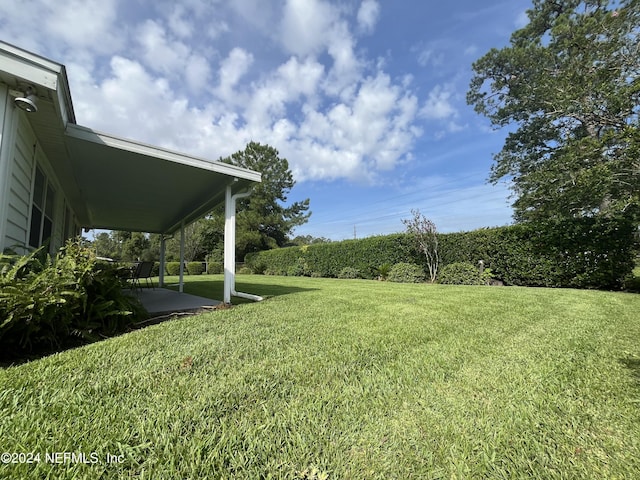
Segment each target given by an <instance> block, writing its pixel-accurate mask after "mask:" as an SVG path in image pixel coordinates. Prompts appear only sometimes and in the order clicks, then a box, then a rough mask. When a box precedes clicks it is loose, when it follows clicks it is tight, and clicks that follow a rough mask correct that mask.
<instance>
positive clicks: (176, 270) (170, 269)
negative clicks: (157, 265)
mask: <svg viewBox="0 0 640 480" xmlns="http://www.w3.org/2000/svg"><path fill="white" fill-rule="evenodd" d="M165 268H166V269H167V275H180V262H167V264H166V266H165Z"/></svg>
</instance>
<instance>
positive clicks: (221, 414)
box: [0, 276, 640, 479]
mask: <svg viewBox="0 0 640 480" xmlns="http://www.w3.org/2000/svg"><path fill="white" fill-rule="evenodd" d="M187 281H188V282H189V283H188V284H187V288H186V290H187V291H191V292H192V293H202V290H199V289H205V291H207V292H211V291H212V289H215V288H220V287H219V284H220V283H221V277H220V276H213V277H207V276H202V277H187ZM238 290H241V291H247V292H249V293H257V294H264V295H269V296H270V297H269V298H268V299H267V300H266V301H264V302H262V303H246V304H243V305H240V306H237V307H235V308H233V309H230V310H221V311H215V312H211V313H207V314H204V315H201V316H194V317H183V318H180V319H176V320H171V321H168V322H165V323H162V324H159V325H155V326H152V327H149V328H146V329H142V330H139V331H135V332H133V333H130V334H126V335H122V336H120V337H118V338H113V339H110V340H107V341H104V342H101V343H98V344H93V345H90V346H88V347H84V348H79V349H76V350H73V351H68V352H64V353H61V354H57V355H54V356H51V357H48V358H44V359H41V360H38V361H34V362H32V363H28V364H24V365H21V366H18V367H12V368H8V369H5V370H0V385H1V387H0V389H1V391H0V410H1V415H0V439H1V442H2V450H3V451H6V452H16V453H28V452H34V453H39V454H40V462H39V463H31V464H25V463H22V464H19V463H16V464H4V465H2V464H0V478H12V479H20V478H48V479H56V478H74V479H84V478H86V479H95V478H103V479H116V478H136V479H200V478H211V479H214V478H225V479H226V478H239V479H240V478H241V479H254V478H256V479H257V478H290V479H295V478H300V479H304V478H307V479H312V478H315V479H320V478H327V475H328V478H330V479H368V478H379V479H392V478H397V479H411V478H415V479H430V478H432V479H435V478H443V479H452V478H455V479H467V478H502V479H517V478H522V479H529V478H536V479H545V478H549V479H552V478H553V479H580V478H593V479H607V478H619V479H623V478H624V479H626V478H628V479H631V478H640V314H639V312H640V295H637V294H625V293H610V292H599V291H578V290H561V289H557V290H551V289H525V288H511V287H505V288H499V287H455V286H439V285H401V284H390V283H381V282H373V281H363V280H361V281H358V280H331V279H309V278H288V277H268V276H266V277H263V276H244V277H239V281H238ZM54 452H75V453H76V454H78V453H84V454H85V457H86V461H87V462H89V463H87V464H84V463H77V462H75V463H74V462H73V461H72V460H73V459H71V458H69V459H68V460H67V461H65V460H64V459H65V457H64V456H62V455H58V456H53V455H51V454H53V453H54ZM94 452H95V453H94ZM47 453H48V454H49V458H48V459H47V458H46V454H47ZM92 455H93V456H92ZM107 455H111V456H112V457H110V458H111V459H114V458H118V460H121V462H119V463H113V462H112V463H107V461H106V459H107ZM118 456H120V457H118ZM23 459H24V458H23ZM16 460H20V459H19V458H16ZM75 460H78V458H75ZM94 460H95V463H90V462H93V461H94Z"/></svg>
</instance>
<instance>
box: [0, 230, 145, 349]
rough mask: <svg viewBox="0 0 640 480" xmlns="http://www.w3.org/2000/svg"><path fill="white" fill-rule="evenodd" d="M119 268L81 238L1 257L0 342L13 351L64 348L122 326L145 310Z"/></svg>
mask: <svg viewBox="0 0 640 480" xmlns="http://www.w3.org/2000/svg"><path fill="white" fill-rule="evenodd" d="M122 282H123V281H122V280H121V278H120V275H118V269H117V267H114V266H113V265H111V264H108V263H105V262H100V261H99V260H97V259H96V257H95V254H94V253H93V252H92V251H91V250H90V249H89V248H86V247H85V246H83V245H81V244H80V243H79V242H77V241H69V242H67V244H66V245H65V246H64V247H62V248H61V249H60V251H59V252H58V254H57V255H56V257H55V259H52V258H51V256H49V255H48V254H46V253H45V251H44V249H43V248H40V249H38V250H36V251H35V252H33V253H31V254H30V255H27V256H15V255H3V256H0V318H2V319H3V320H2V323H0V346H1V347H2V350H3V351H4V352H5V354H8V355H9V356H15V355H21V354H24V353H27V352H32V351H42V350H51V349H61V348H65V347H67V346H69V345H74V344H77V343H79V342H80V343H82V342H86V341H93V340H97V339H99V338H100V337H102V336H108V335H113V334H116V333H118V332H121V331H124V330H125V329H126V328H127V327H128V326H129V325H130V324H131V323H132V322H134V321H135V320H137V319H139V318H141V317H143V316H144V315H145V312H144V309H143V308H142V306H141V305H140V304H139V303H138V301H137V299H135V298H133V297H130V296H128V295H126V294H125V293H123V290H122V287H123V283H122Z"/></svg>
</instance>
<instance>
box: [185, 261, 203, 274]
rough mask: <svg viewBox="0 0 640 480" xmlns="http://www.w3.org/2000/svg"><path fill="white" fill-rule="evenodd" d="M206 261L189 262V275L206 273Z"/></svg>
mask: <svg viewBox="0 0 640 480" xmlns="http://www.w3.org/2000/svg"><path fill="white" fill-rule="evenodd" d="M204 270H205V268H204V263H202V262H188V263H187V273H188V274H189V275H202V274H203V273H204Z"/></svg>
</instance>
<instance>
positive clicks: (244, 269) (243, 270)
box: [237, 267, 253, 275]
mask: <svg viewBox="0 0 640 480" xmlns="http://www.w3.org/2000/svg"><path fill="white" fill-rule="evenodd" d="M237 273H239V274H240V275H251V274H253V270H251V269H250V268H249V267H242V268H241V269H240V270H238V272H237Z"/></svg>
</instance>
